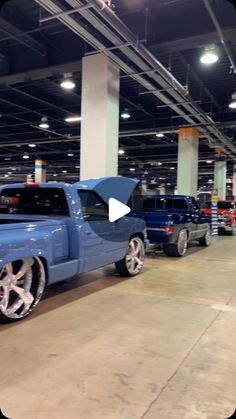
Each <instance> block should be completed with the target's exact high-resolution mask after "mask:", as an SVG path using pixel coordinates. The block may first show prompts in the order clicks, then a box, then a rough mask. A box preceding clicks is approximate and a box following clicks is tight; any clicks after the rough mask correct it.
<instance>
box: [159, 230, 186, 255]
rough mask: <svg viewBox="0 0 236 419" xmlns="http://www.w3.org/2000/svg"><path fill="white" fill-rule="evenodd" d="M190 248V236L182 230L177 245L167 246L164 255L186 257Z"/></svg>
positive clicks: (164, 247) (164, 248)
mask: <svg viewBox="0 0 236 419" xmlns="http://www.w3.org/2000/svg"><path fill="white" fill-rule="evenodd" d="M187 246H188V234H187V231H186V230H180V232H179V235H178V240H177V243H174V244H165V245H164V246H163V250H164V253H165V254H166V256H170V257H182V256H184V255H185V253H186V251H187Z"/></svg>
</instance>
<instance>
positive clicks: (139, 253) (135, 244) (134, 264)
mask: <svg viewBox="0 0 236 419" xmlns="http://www.w3.org/2000/svg"><path fill="white" fill-rule="evenodd" d="M144 256H145V248H144V243H143V240H142V239H141V238H140V237H138V236H134V237H131V239H130V242H129V246H128V249H127V253H126V255H125V257H124V259H122V260H119V261H118V262H116V263H115V266H116V270H117V272H118V274H119V275H121V276H135V275H138V274H139V273H140V271H141V269H142V267H143V262H144Z"/></svg>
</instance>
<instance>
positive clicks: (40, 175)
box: [35, 160, 46, 183]
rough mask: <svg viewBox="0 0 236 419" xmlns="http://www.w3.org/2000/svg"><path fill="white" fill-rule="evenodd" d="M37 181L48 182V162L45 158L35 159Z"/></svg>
mask: <svg viewBox="0 0 236 419" xmlns="http://www.w3.org/2000/svg"><path fill="white" fill-rule="evenodd" d="M35 182H36V183H44V182H46V162H45V161H43V160H36V161H35Z"/></svg>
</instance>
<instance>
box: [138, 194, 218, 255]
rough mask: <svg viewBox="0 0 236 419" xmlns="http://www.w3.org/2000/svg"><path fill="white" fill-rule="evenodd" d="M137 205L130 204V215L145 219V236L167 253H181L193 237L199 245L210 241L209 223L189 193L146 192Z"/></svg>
mask: <svg viewBox="0 0 236 419" xmlns="http://www.w3.org/2000/svg"><path fill="white" fill-rule="evenodd" d="M141 207H142V209H141V208H139V210H138V211H136V210H135V208H134V210H133V212H132V214H131V216H134V217H138V218H142V219H143V220H144V221H145V222H146V224H147V237H148V240H149V241H150V243H155V244H158V245H162V247H163V250H164V252H165V254H166V255H167V256H173V257H181V256H184V254H185V253H186V250H187V245H188V243H189V242H190V241H193V240H198V242H199V244H200V246H208V245H209V244H210V242H211V228H210V224H209V223H208V222H206V218H205V217H204V215H203V214H202V213H201V211H200V209H199V207H198V204H197V201H196V200H195V198H193V197H192V196H185V195H155V196H150V197H146V198H144V200H143V201H142V205H141Z"/></svg>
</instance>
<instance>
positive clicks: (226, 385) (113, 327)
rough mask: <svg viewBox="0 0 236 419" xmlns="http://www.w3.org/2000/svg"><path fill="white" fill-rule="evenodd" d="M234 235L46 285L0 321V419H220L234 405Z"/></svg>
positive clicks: (235, 266) (235, 341)
mask: <svg viewBox="0 0 236 419" xmlns="http://www.w3.org/2000/svg"><path fill="white" fill-rule="evenodd" d="M235 256H236V237H235V238H234V237H220V238H218V239H217V241H216V242H215V244H214V245H212V246H211V247H210V248H208V249H202V248H198V247H192V248H190V249H189V252H188V256H186V257H185V258H183V259H171V258H167V257H165V256H163V255H153V254H151V255H150V256H149V257H148V258H147V259H146V264H145V269H144V272H143V274H142V275H140V276H139V277H136V278H134V279H129V280H123V279H122V280H121V279H120V278H119V277H116V276H114V274H113V273H112V271H111V270H109V269H108V270H106V271H105V273H104V271H103V270H99V271H96V272H93V273H91V274H87V275H85V276H83V277H82V278H80V279H75V280H72V281H71V282H70V283H69V282H66V283H63V284H60V285H57V286H54V287H52V288H50V289H48V291H47V295H46V298H45V299H44V300H43V301H42V302H41V306H40V307H39V309H38V310H37V312H35V313H34V314H33V315H32V316H31V317H29V318H28V319H27V320H25V321H23V322H21V323H17V324H13V325H10V326H9V325H8V326H7V325H6V326H0V342H1V343H0V359H1V367H0V378H1V390H0V395H1V396H0V408H1V409H2V411H3V412H4V413H5V415H6V416H7V417H9V418H11V419H48V418H50V419H61V418H66V419H70V418H73V419H74V418H78V419H102V418H107V419H141V418H142V419H143V418H145V419H172V418H176V419H185V418H188V419H205V418H207V419H223V418H227V417H228V416H230V415H231V414H232V413H233V411H234V410H235V408H236V350H235V345H236V257H235Z"/></svg>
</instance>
